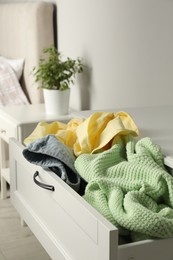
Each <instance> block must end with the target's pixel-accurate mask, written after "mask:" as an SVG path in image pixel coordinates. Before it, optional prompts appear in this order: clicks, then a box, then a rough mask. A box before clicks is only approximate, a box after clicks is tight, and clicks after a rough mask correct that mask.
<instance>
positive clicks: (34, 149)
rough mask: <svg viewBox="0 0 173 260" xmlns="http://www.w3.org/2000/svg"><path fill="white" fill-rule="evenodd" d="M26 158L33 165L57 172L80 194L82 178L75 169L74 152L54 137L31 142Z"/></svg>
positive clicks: (25, 151)
mask: <svg viewBox="0 0 173 260" xmlns="http://www.w3.org/2000/svg"><path fill="white" fill-rule="evenodd" d="M23 155H24V157H25V158H26V159H27V160H28V161H29V162H31V163H33V164H36V165H39V166H41V167H43V168H49V169H50V170H52V171H53V172H55V173H56V174H57V175H58V176H59V177H60V178H61V179H62V180H64V181H65V182H66V183H67V184H68V185H69V186H71V187H72V188H73V189H74V190H75V191H77V192H79V190H80V185H81V178H80V176H79V175H78V173H77V171H76V169H75V168H74V161H75V156H74V154H73V151H72V150H71V149H70V148H69V147H67V146H66V145H64V144H63V143H61V142H60V141H59V140H58V139H57V138H56V137H55V136H54V135H47V136H45V137H43V138H39V139H37V140H35V141H33V142H31V143H30V144H29V145H28V146H27V147H26V148H25V149H24V150H23Z"/></svg>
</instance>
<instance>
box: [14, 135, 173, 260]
mask: <svg viewBox="0 0 173 260" xmlns="http://www.w3.org/2000/svg"><path fill="white" fill-rule="evenodd" d="M22 149H23V146H22V145H21V144H19V143H18V142H17V141H15V140H14V139H11V140H10V173H11V199H12V203H13V205H14V206H15V207H16V209H17V210H18V212H19V213H20V215H21V216H22V218H23V219H24V220H25V221H26V223H27V224H28V226H29V227H30V228H31V230H32V231H33V233H34V234H35V235H36V236H37V238H38V239H39V241H40V242H41V244H42V245H43V247H44V248H45V249H46V250H47V252H48V254H49V255H50V257H51V258H52V259H54V260H146V259H147V260H171V259H173V247H172V244H173V239H165V240H157V241H152V240H151V241H149V240H147V241H140V242H137V243H130V244H127V245H123V246H118V230H117V229H116V227H115V226H113V225H112V224H111V223H109V222H108V221H107V220H106V219H105V218H104V217H102V216H101V215H100V214H99V213H98V212H97V211H96V210H95V209H94V208H92V207H91V206H90V205H89V204H88V203H87V202H86V201H85V200H84V199H83V198H82V197H80V196H79V195H78V194H77V193H76V192H75V191H74V190H72V189H71V188H70V187H69V186H68V185H67V184H66V183H64V182H63V181H62V180H61V179H60V178H59V177H57V176H56V175H55V174H54V173H52V172H46V171H43V170H42V168H40V167H37V166H35V165H33V164H30V163H29V162H27V161H26V160H25V159H24V157H23V155H22ZM36 171H38V172H39V176H37V178H36V179H37V180H38V181H40V182H42V183H45V184H49V185H52V186H53V187H54V191H50V190H46V189H43V188H41V187H39V186H38V185H36V184H35V183H34V181H33V175H34V173H35V172H36Z"/></svg>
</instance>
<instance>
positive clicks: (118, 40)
mask: <svg viewBox="0 0 173 260" xmlns="http://www.w3.org/2000/svg"><path fill="white" fill-rule="evenodd" d="M0 2H2V0H0ZM5 2H7V0H6V1H5ZM53 2H54V3H56V4H57V10H58V16H57V18H58V21H57V24H58V47H59V50H60V51H62V52H63V53H64V54H65V55H67V56H70V57H74V58H75V57H77V56H81V57H83V58H84V61H85V63H86V64H87V69H86V70H85V73H84V74H83V75H81V76H79V77H78V81H77V83H76V86H74V87H72V88H71V100H70V103H71V106H72V107H73V108H76V109H89V108H90V109H104V108H105V109H106V108H111V107H115V108H117V107H128V106H130V107H132V106H146V105H149V106H153V105H158V104H159V105H165V104H173V100H172V94H173V90H172V89H173V87H172V86H173V30H172V27H173V15H172V14H173V0H130V1H129V0H70V1H69V0H54V1H53Z"/></svg>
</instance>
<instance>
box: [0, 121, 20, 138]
mask: <svg viewBox="0 0 173 260" xmlns="http://www.w3.org/2000/svg"><path fill="white" fill-rule="evenodd" d="M0 137H1V138H3V139H4V140H5V141H6V142H9V138H10V137H16V138H17V131H16V126H15V125H14V124H12V123H10V122H9V121H6V120H5V119H4V118H1V117H0Z"/></svg>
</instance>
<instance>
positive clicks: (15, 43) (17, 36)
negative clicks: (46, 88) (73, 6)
mask: <svg viewBox="0 0 173 260" xmlns="http://www.w3.org/2000/svg"><path fill="white" fill-rule="evenodd" d="M53 24H54V5H53V4H51V3H46V2H35V3H34V2H26V3H7V4H0V35H1V40H0V56H3V57H5V58H10V59H23V60H24V67H23V73H22V77H21V79H20V84H21V86H22V88H23V90H24V93H25V94H26V96H27V98H28V101H29V102H30V103H33V104H36V103H43V95H42V92H41V90H38V89H37V84H34V79H33V77H32V75H31V71H32V69H33V67H35V66H37V65H38V62H39V58H40V54H41V51H42V49H43V48H46V47H49V46H50V45H51V44H53V43H54V42H55V37H54V26H53Z"/></svg>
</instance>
